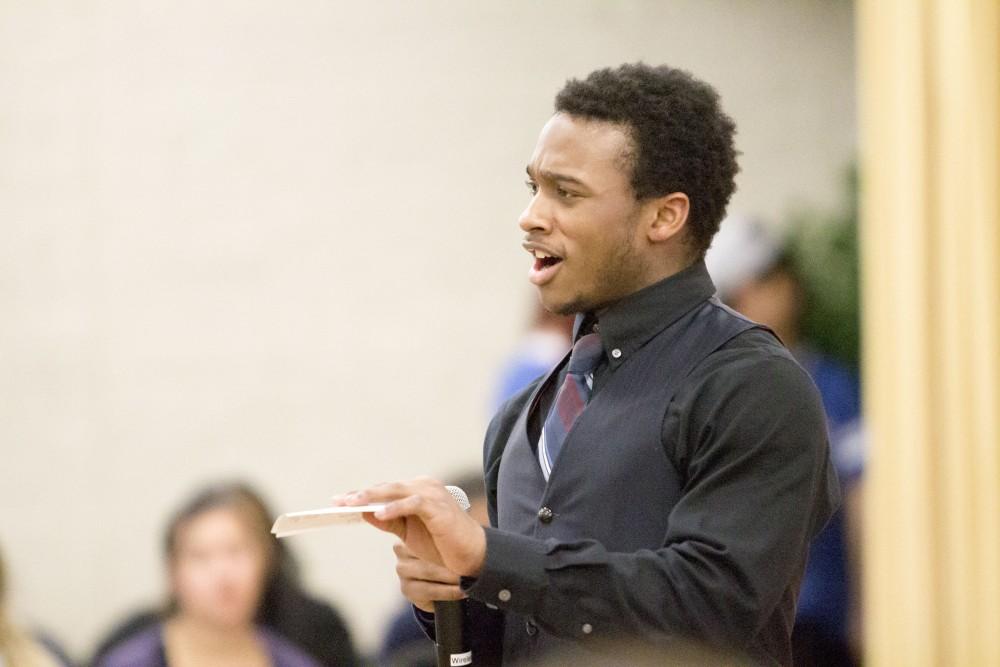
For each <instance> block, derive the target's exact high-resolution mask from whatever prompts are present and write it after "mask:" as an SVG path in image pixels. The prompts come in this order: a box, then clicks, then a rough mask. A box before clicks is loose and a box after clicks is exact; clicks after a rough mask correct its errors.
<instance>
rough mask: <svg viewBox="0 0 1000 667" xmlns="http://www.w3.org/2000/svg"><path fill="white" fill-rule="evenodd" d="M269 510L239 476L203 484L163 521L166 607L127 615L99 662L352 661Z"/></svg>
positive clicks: (308, 666)
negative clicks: (276, 532)
mask: <svg viewBox="0 0 1000 667" xmlns="http://www.w3.org/2000/svg"><path fill="white" fill-rule="evenodd" d="M271 523H272V514H271V513H270V512H269V511H268V509H267V507H266V506H265V504H264V503H263V501H262V500H261V498H260V497H259V495H258V494H257V493H255V492H254V491H253V490H252V489H251V488H249V487H248V486H246V485H244V484H239V483H237V484H222V485H218V486H212V487H209V488H207V489H205V490H203V491H201V492H200V493H198V494H197V495H195V496H194V498H192V499H191V500H190V501H189V502H188V503H187V504H185V505H184V506H183V507H182V508H181V510H180V511H178V512H177V514H176V515H175V516H174V517H173V519H172V520H171V521H170V523H169V525H168V527H167V531H166V539H165V545H164V547H165V555H166V559H167V569H168V577H169V587H170V601H169V603H168V605H167V608H166V610H165V611H162V612H157V611H152V610H151V611H148V612H143V613H139V614H136V615H134V616H133V617H132V618H130V619H129V620H127V621H126V622H125V623H124V624H122V625H121V626H120V627H118V628H117V629H116V630H114V631H113V632H112V633H111V636H110V637H109V638H108V639H107V640H105V641H104V642H102V644H101V647H100V648H99V649H98V651H97V655H96V657H95V659H94V664H95V665H97V666H99V667H140V666H143V665H151V666H156V667H167V666H168V665H169V666H170V667H185V666H186V665H196V666H198V667H209V666H211V665H240V666H241V667H242V666H246V667H251V666H252V665H271V666H273V667H318V666H319V665H354V664H357V659H356V657H355V653H354V649H353V647H352V645H351V640H350V637H349V634H348V632H347V629H346V627H345V626H344V623H343V621H342V620H341V619H340V616H339V615H338V614H337V613H336V612H335V611H334V610H333V609H332V608H331V607H330V606H329V605H327V604H324V603H322V602H319V601H317V600H314V599H312V598H310V597H309V596H307V595H306V594H305V593H304V592H303V591H302V589H301V587H300V586H299V583H298V572H297V569H296V567H295V564H294V561H293V560H292V557H291V554H290V553H288V551H287V548H286V546H285V544H284V543H283V542H280V541H278V540H276V539H274V537H273V536H272V535H271V533H270V528H271Z"/></svg>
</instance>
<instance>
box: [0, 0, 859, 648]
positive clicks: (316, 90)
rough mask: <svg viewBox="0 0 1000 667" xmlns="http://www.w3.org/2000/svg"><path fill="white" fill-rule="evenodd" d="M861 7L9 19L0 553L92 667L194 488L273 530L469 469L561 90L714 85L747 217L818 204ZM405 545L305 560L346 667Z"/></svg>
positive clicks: (447, 7) (568, 6)
mask: <svg viewBox="0 0 1000 667" xmlns="http://www.w3.org/2000/svg"><path fill="white" fill-rule="evenodd" d="M852 20H853V19H852V5H851V3H850V2H846V1H838V0H813V1H807V0H803V1H800V2H791V3H789V2H780V1H774V2H765V1H761V0H754V1H750V0H747V1H744V2H739V3H732V2H722V1H718V2H706V1H703V0H683V1H682V0H677V1H674V2H670V3H663V2H656V1H653V0H650V1H648V2H639V1H631V2H628V1H624V2H614V3H610V2H603V1H598V0H588V1H568V0H567V1H565V2H544V3H538V2H529V1H527V0H525V1H518V2H504V3H462V2H413V3H410V2H386V1H378V2H364V3H349V2H318V1H302V2H295V3H280V2H273V1H272V2H246V1H240V2H212V3H204V2H141V3H135V2H129V1H127V0H105V1H96V0H95V1H91V2H79V3H59V2H41V1H35V0H31V1H28V0H23V1H19V0H7V1H5V2H2V3H0V446H2V448H3V449H2V451H3V458H2V461H0V548H2V549H3V550H4V552H5V553H6V555H7V559H8V561H9V566H10V570H11V574H12V578H13V580H14V591H13V593H14V597H15V601H16V603H17V606H18V607H19V609H20V610H21V611H22V612H23V614H24V615H25V616H27V617H29V618H31V619H33V620H36V621H37V622H39V623H41V624H42V625H44V626H45V627H47V628H49V629H50V630H52V631H53V632H54V633H56V634H57V635H58V636H60V637H61V638H63V639H64V640H66V642H67V643H68V645H69V647H70V648H71V649H72V650H73V651H74V652H76V653H78V654H80V655H83V654H84V653H86V652H88V651H89V650H90V649H91V648H92V642H93V641H95V640H96V638H97V635H98V634H100V633H101V632H102V631H103V630H105V629H107V627H108V626H109V625H110V624H111V623H112V622H113V621H114V620H116V619H117V618H119V617H120V616H121V615H122V614H123V613H124V612H125V611H126V610H128V609H130V608H132V607H134V606H136V605H137V604H139V603H141V602H147V601H155V600H156V599H158V596H159V595H160V593H161V590H162V577H161V561H160V552H159V546H160V544H159V543H160V537H161V532H162V528H163V524H164V521H165V515H166V513H167V512H168V511H169V510H170V509H171V508H172V507H174V506H175V505H176V504H177V503H178V501H179V500H180V499H181V498H182V497H183V496H185V495H186V494H187V493H188V492H189V491H190V490H191V489H192V488H193V487H194V486H195V485H196V484H198V483H200V482H203V481H207V480H212V479H217V478H219V477H225V478H231V477H244V478H248V479H249V480H251V481H253V482H255V483H257V484H258V485H259V486H260V487H261V488H262V489H263V490H264V491H265V493H266V494H267V495H268V497H269V498H270V500H271V501H272V503H273V505H274V506H275V508H276V509H277V510H278V511H287V510H293V509H302V508H307V507H315V506H320V505H323V504H325V503H326V502H327V499H328V497H329V496H330V495H331V494H333V493H335V492H338V491H342V490H346V489H349V488H354V487H356V486H359V485H363V484H367V483H370V482H377V481H382V480H389V479H393V478H397V477H409V476H413V475H417V474H424V473H429V474H435V475H441V474H446V473H447V471H449V470H453V469H455V468H460V467H462V466H475V465H477V463H478V461H479V457H480V444H481V438H482V431H483V429H484V426H485V423H486V420H487V419H488V414H487V403H488V397H489V394H490V384H491V382H492V380H493V379H494V374H495V371H496V368H497V366H498V364H499V363H500V360H501V359H502V357H503V356H504V354H505V353H506V352H507V351H509V350H510V348H511V346H512V345H513V344H514V342H515V341H516V339H517V337H518V334H519V333H520V332H521V330H522V328H523V326H524V325H525V321H526V316H527V312H528V310H529V306H530V304H531V302H532V301H531V299H532V292H531V290H530V289H529V286H528V285H527V282H526V279H525V276H526V273H527V269H528V259H527V256H526V255H525V254H524V253H523V251H521V249H520V247H519V239H520V236H521V234H520V232H519V230H518V229H517V227H516V218H517V215H518V213H519V212H520V210H521V207H522V206H523V205H524V204H525V202H526V193H525V190H524V186H523V185H522V181H523V168H524V164H525V162H526V161H527V158H528V156H529V155H530V152H531V149H532V147H533V145H534V141H535V138H536V136H537V132H538V130H539V128H540V127H541V125H542V124H543V123H544V121H545V120H546V118H547V117H548V115H549V113H550V110H551V104H552V98H553V96H554V94H555V92H556V90H557V89H558V88H559V87H560V86H561V84H562V83H563V82H564V80H565V79H566V78H568V77H570V76H580V75H584V74H586V73H587V72H589V71H590V70H592V69H594V68H597V67H601V66H607V65H616V64H619V63H621V62H624V61H633V60H637V59H643V60H646V61H648V62H654V63H661V62H662V63H668V64H671V65H674V66H680V67H684V68H688V69H690V70H691V71H692V72H694V73H695V74H696V75H697V76H699V77H700V78H703V79H705V80H707V81H709V82H710V83H712V84H714V85H715V86H717V88H718V89H719V91H720V93H721V95H722V98H723V101H724V106H725V108H726V109H727V110H728V111H729V112H730V114H731V115H732V116H733V117H734V118H735V119H736V121H737V124H738V126H739V130H740V132H739V136H738V144H739V148H740V149H741V150H742V151H743V153H744V155H743V158H742V167H743V173H742V174H741V175H740V177H739V191H738V193H737V195H736V197H735V199H734V201H733V203H732V205H731V207H730V210H731V211H740V212H743V213H749V214H759V215H763V216H766V217H770V218H774V217H775V216H777V215H778V214H781V213H782V212H784V211H786V210H787V209H788V207H789V206H792V205H794V204H795V203H797V202H809V203H810V204H815V205H819V206H824V205H831V204H833V203H834V202H836V201H838V198H839V176H838V175H839V173H840V172H841V170H842V168H843V167H844V165H845V164H847V163H848V162H849V161H850V160H851V159H852V157H853V154H854V147H855V121H854V79H853V25H852ZM390 543H391V540H390V539H389V538H388V537H386V536H383V535H379V534H375V532H374V531H371V530H365V529H363V528H361V527H357V528H354V529H344V530H340V531H330V532H325V533H321V534H314V535H307V536H302V537H298V538H294V544H293V547H294V548H295V549H296V551H297V552H298V553H299V554H300V556H301V557H302V560H303V561H304V565H305V567H306V573H307V580H308V581H309V582H310V583H311V584H312V585H313V588H314V589H315V590H317V591H318V592H321V593H323V594H325V595H327V596H328V597H330V598H332V599H333V600H334V601H335V602H337V603H338V604H339V605H340V607H341V609H342V610H343V612H344V613H345V615H346V616H347V619H348V621H349V622H350V624H351V626H352V629H353V630H354V631H355V633H356V634H357V638H358V640H359V642H360V643H361V644H362V646H363V647H365V646H370V645H371V643H372V642H373V641H374V639H375V637H376V635H377V632H378V629H379V626H380V624H381V622H382V621H383V619H384V618H385V616H386V615H387V614H388V613H389V611H390V610H392V609H393V608H394V607H395V606H396V604H397V600H398V593H397V584H396V580H395V575H394V573H393V569H392V563H393V557H392V553H391V550H390V549H389V545H390Z"/></svg>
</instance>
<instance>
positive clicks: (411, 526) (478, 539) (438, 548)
mask: <svg viewBox="0 0 1000 667" xmlns="http://www.w3.org/2000/svg"><path fill="white" fill-rule="evenodd" d="M334 503H335V504H337V505H367V504H368V503H387V504H386V506H385V507H384V508H382V509H381V510H379V511H378V512H374V513H368V512H366V513H365V514H364V518H365V521H367V522H368V523H370V524H371V525H373V526H375V527H376V528H378V529H380V530H384V531H386V532H389V533H393V534H394V535H396V536H397V537H398V538H399V539H401V540H402V541H403V543H404V544H406V546H407V548H408V549H409V550H410V552H412V554H413V555H414V556H416V557H417V558H419V559H421V560H424V561H427V562H428V563H432V564H439V565H444V566H445V567H446V568H447V569H449V570H451V571H452V572H453V573H455V574H458V575H461V576H468V577H474V576H477V575H478V574H479V571H480V570H481V569H482V567H483V562H484V561H485V560H486V532H485V531H484V530H483V527H482V526H480V525H479V524H478V523H477V522H476V520H475V519H473V518H472V517H470V516H469V515H468V513H467V512H465V511H463V510H462V508H460V507H459V506H458V503H457V502H455V499H454V498H452V497H451V494H450V493H448V490H447V489H446V488H445V487H444V484H442V483H441V482H438V481H436V480H433V479H430V478H427V477H419V478H417V479H414V480H412V481H409V482H391V483H388V484H379V485H377V486H373V487H370V488H368V489H364V490H362V491H356V492H353V493H349V494H346V495H344V496H340V497H338V498H336V499H335V500H334Z"/></svg>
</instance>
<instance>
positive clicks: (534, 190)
mask: <svg viewBox="0 0 1000 667" xmlns="http://www.w3.org/2000/svg"><path fill="white" fill-rule="evenodd" d="M524 184H525V185H526V186H528V192H530V193H531V194H533V195H537V194H538V183H535V182H534V181H525V182H524Z"/></svg>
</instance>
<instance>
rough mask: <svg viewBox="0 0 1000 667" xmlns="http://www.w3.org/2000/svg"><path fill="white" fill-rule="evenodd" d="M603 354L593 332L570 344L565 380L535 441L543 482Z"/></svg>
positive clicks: (580, 408)
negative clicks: (537, 439)
mask: <svg viewBox="0 0 1000 667" xmlns="http://www.w3.org/2000/svg"><path fill="white" fill-rule="evenodd" d="M603 356H604V346H603V345H602V344H601V337H600V336H599V335H598V334H596V333H592V334H587V335H586V336H582V337H581V338H580V339H579V340H578V341H576V345H574V346H573V351H572V352H571V353H570V355H569V367H568V368H567V370H566V379H565V380H563V383H562V386H561V387H559V393H557V394H556V400H555V401H554V402H553V403H552V408H551V409H550V410H549V415H548V417H546V419H545V424H543V425H542V436H541V438H540V442H539V443H538V461H539V463H541V466H542V475H543V476H544V477H545V479H546V481H547V480H548V479H549V475H551V474H552V467H553V466H554V465H555V462H556V459H557V458H558V457H559V452H560V450H562V446H563V442H565V441H566V435H567V434H568V433H569V431H570V429H571V428H573V423H574V422H576V420H577V418H578V417H579V416H580V414H581V413H582V412H583V409H584V408H585V407H587V401H588V400H589V399H590V392H591V390H592V389H593V386H594V369H595V368H597V364H598V363H599V362H600V361H601V357H603Z"/></svg>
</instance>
